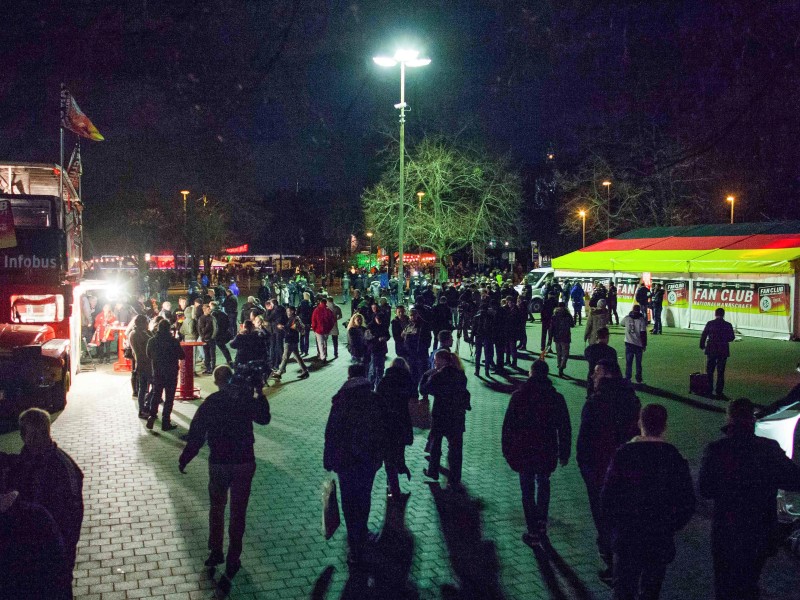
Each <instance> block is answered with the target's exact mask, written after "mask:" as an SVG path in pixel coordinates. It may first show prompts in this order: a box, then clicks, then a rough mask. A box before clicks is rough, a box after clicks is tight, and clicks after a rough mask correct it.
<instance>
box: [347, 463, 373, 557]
mask: <svg viewBox="0 0 800 600" xmlns="http://www.w3.org/2000/svg"><path fill="white" fill-rule="evenodd" d="M376 472H377V469H376V468H374V467H373V466H371V465H363V466H356V467H351V468H349V469H346V470H343V471H340V472H339V473H338V475H339V490H340V491H341V499H342V514H343V515H344V523H345V525H346V526H347V545H348V546H349V547H350V552H351V553H352V554H353V555H354V556H356V557H358V555H359V554H360V553H361V551H362V550H363V549H364V544H365V543H366V541H367V534H368V533H369V529H368V528H367V523H368V521H369V510H370V506H371V502H372V484H373V483H374V481H375V473H376Z"/></svg>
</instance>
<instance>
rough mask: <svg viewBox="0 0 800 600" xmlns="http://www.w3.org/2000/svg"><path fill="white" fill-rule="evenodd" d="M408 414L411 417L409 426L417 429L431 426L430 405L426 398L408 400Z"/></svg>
mask: <svg viewBox="0 0 800 600" xmlns="http://www.w3.org/2000/svg"><path fill="white" fill-rule="evenodd" d="M408 414H409V416H410V417H411V426H412V427H416V428H417V429H430V428H431V405H430V401H429V400H427V399H423V400H417V399H416V398H411V399H410V400H409V401H408Z"/></svg>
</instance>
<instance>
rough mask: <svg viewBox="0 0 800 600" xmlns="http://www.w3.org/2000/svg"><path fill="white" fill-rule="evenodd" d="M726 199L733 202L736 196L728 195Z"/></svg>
mask: <svg viewBox="0 0 800 600" xmlns="http://www.w3.org/2000/svg"><path fill="white" fill-rule="evenodd" d="M725 200H726V201H728V202H733V201H735V200H736V198H734V197H733V196H728V197H727V198H725Z"/></svg>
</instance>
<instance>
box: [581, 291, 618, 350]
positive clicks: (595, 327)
mask: <svg viewBox="0 0 800 600" xmlns="http://www.w3.org/2000/svg"><path fill="white" fill-rule="evenodd" d="M610 318H611V317H610V315H609V313H608V309H607V308H606V301H605V300H603V299H602V298H601V299H599V300H598V301H597V306H596V307H595V308H592V309H591V310H590V311H589V314H588V315H587V316H586V329H585V330H584V332H583V341H584V342H588V343H589V344H590V345H591V344H596V343H597V332H598V331H600V330H601V329H604V328H605V329H606V331H608V329H607V328H608V322H609V320H610Z"/></svg>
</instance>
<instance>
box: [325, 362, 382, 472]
mask: <svg viewBox="0 0 800 600" xmlns="http://www.w3.org/2000/svg"><path fill="white" fill-rule="evenodd" d="M386 444H387V435H386V409H385V407H384V404H383V402H381V398H380V396H378V395H377V394H376V393H375V392H373V391H372V384H371V383H370V382H369V380H368V379H367V378H366V377H353V378H351V379H348V380H347V381H346V382H345V383H344V385H343V386H342V387H341V389H340V390H339V391H338V392H336V395H335V396H334V397H333V400H332V402H331V412H330V415H329V416H328V424H327V425H326V426H325V449H324V452H323V466H324V467H325V469H326V470H328V471H335V472H337V473H340V472H342V471H346V470H349V469H367V470H374V471H377V470H378V468H379V467H380V466H381V463H382V462H383V460H384V458H385V456H386Z"/></svg>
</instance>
